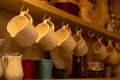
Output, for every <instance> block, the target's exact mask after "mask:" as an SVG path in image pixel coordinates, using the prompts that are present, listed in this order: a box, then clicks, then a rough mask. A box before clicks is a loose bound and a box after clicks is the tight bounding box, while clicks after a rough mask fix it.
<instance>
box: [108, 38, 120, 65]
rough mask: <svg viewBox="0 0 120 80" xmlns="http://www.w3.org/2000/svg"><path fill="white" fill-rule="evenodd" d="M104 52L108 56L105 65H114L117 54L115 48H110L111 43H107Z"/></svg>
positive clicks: (116, 60) (116, 61)
mask: <svg viewBox="0 0 120 80" xmlns="http://www.w3.org/2000/svg"><path fill="white" fill-rule="evenodd" d="M106 50H107V52H108V56H107V58H106V63H107V64H108V65H115V64H117V63H118V53H117V51H116V50H115V48H114V47H113V46H112V42H111V41H110V40H109V41H108V46H106Z"/></svg>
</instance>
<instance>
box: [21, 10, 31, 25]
mask: <svg viewBox="0 0 120 80" xmlns="http://www.w3.org/2000/svg"><path fill="white" fill-rule="evenodd" d="M28 12H29V9H27V11H21V12H20V15H21V16H26V17H27V18H28V20H29V21H30V22H31V24H33V18H32V16H31V15H30V14H29V13H28Z"/></svg>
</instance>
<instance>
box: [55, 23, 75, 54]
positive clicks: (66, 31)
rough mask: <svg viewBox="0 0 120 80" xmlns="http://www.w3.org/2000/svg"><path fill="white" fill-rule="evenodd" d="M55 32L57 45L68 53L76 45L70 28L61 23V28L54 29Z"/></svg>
mask: <svg viewBox="0 0 120 80" xmlns="http://www.w3.org/2000/svg"><path fill="white" fill-rule="evenodd" d="M56 34H57V36H58V39H59V43H58V45H57V46H58V47H59V48H60V49H61V51H62V52H64V53H70V52H72V51H73V50H74V48H75V46H76V41H75V40H74V39H73V37H72V35H71V30H70V28H69V27H68V24H67V25H63V26H62V28H61V29H59V30H57V31H56Z"/></svg>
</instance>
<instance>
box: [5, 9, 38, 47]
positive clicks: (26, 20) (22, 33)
mask: <svg viewBox="0 0 120 80" xmlns="http://www.w3.org/2000/svg"><path fill="white" fill-rule="evenodd" d="M32 23H33V19H32V17H31V15H30V14H29V13H28V12H27V11H21V12H20V15H17V16H15V17H13V18H12V19H11V20H10V21H9V23H8V24H7V31H8V32H9V34H10V36H11V37H12V38H14V39H15V41H16V42H17V43H18V44H19V45H20V46H22V47H28V46H30V45H32V44H33V43H34V42H35V40H36V39H37V37H38V33H37V31H36V29H35V27H34V26H33V24H32Z"/></svg>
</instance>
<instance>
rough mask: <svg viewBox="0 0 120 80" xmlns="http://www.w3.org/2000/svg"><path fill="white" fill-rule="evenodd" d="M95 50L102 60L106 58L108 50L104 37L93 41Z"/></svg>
mask: <svg viewBox="0 0 120 80" xmlns="http://www.w3.org/2000/svg"><path fill="white" fill-rule="evenodd" d="M93 50H94V52H95V54H97V55H98V58H99V59H101V60H105V59H106V57H107V55H108V54H107V50H106V47H105V46H104V44H103V43H102V38H98V41H96V42H95V43H93Z"/></svg>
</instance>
